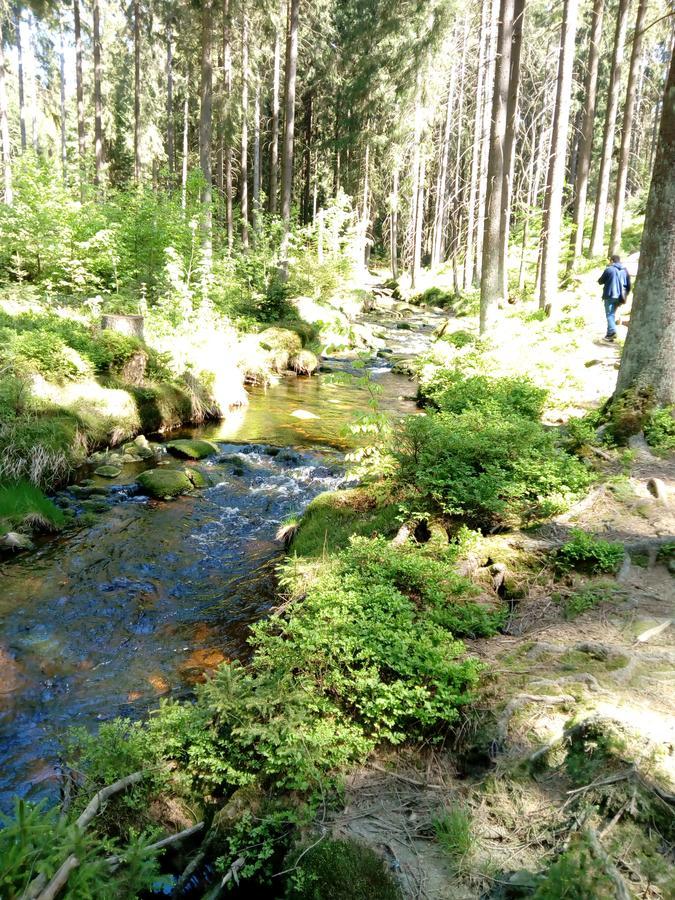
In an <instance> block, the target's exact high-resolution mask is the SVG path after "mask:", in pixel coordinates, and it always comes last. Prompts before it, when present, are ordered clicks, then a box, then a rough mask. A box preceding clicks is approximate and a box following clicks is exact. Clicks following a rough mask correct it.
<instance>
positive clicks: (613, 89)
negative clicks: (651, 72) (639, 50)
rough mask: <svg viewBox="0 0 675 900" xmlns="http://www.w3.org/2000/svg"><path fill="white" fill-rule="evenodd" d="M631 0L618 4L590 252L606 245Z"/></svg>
mask: <svg viewBox="0 0 675 900" xmlns="http://www.w3.org/2000/svg"><path fill="white" fill-rule="evenodd" d="M629 8H630V0H619V8H618V14H617V20H616V30H615V32H614V52H613V54H612V68H611V71H610V75H609V93H608V95H607V110H606V113H605V129H604V134H603V141H602V155H601V157H600V171H599V174H598V186H597V191H596V195H595V210H594V214H593V232H592V235H591V256H601V255H602V250H603V247H604V245H605V218H606V216H607V197H608V195H609V178H610V173H611V168H612V152H613V150H614V132H615V130H616V113H617V110H618V108H619V91H620V90H621V70H622V68H623V51H624V44H625V42H626V30H627V28H628V11H629Z"/></svg>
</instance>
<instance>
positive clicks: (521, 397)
mask: <svg viewBox="0 0 675 900" xmlns="http://www.w3.org/2000/svg"><path fill="white" fill-rule="evenodd" d="M459 333H461V332H459ZM422 392H423V397H424V399H425V400H427V401H428V402H429V403H431V404H432V405H433V406H434V407H436V408H437V409H439V410H442V411H443V412H449V413H461V412H464V411H465V410H467V409H477V410H481V411H483V412H484V413H485V414H491V415H493V416H495V417H497V416H511V415H513V414H516V415H519V416H524V417H525V418H527V419H532V420H538V419H539V418H540V417H541V414H542V412H543V410H544V405H545V403H546V398H547V396H548V394H547V391H546V390H544V389H543V388H540V387H537V385H535V384H534V383H533V382H532V381H530V380H529V379H528V378H490V377H488V376H487V375H465V374H464V373H463V372H462V371H460V370H459V369H452V368H451V369H438V370H437V371H436V372H435V373H434V374H433V375H432V377H431V378H430V379H429V380H428V381H427V382H426V383H425V384H424V385H423V388H422Z"/></svg>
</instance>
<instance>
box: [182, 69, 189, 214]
mask: <svg viewBox="0 0 675 900" xmlns="http://www.w3.org/2000/svg"><path fill="white" fill-rule="evenodd" d="M189 83H190V73H189V71H188V77H187V81H186V85H185V100H184V101H183V171H182V173H181V199H180V205H181V207H182V208H183V209H185V208H186V206H187V176H188V150H189V145H188V137H189V128H190V98H189V97H188V93H187V90H188V85H189Z"/></svg>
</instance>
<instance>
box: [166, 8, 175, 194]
mask: <svg viewBox="0 0 675 900" xmlns="http://www.w3.org/2000/svg"><path fill="white" fill-rule="evenodd" d="M166 158H167V164H168V166H169V177H170V179H171V181H172V182H173V173H174V170H175V168H176V148H175V137H174V124H173V35H172V28H171V22H170V21H169V23H168V25H167V26H166Z"/></svg>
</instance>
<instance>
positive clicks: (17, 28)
mask: <svg viewBox="0 0 675 900" xmlns="http://www.w3.org/2000/svg"><path fill="white" fill-rule="evenodd" d="M14 34H15V40H16V56H17V77H18V82H19V127H20V131H21V152H22V153H25V152H26V97H25V87H24V78H23V43H22V41H21V8H20V7H19V6H18V4H17V5H16V6H15V7H14Z"/></svg>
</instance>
